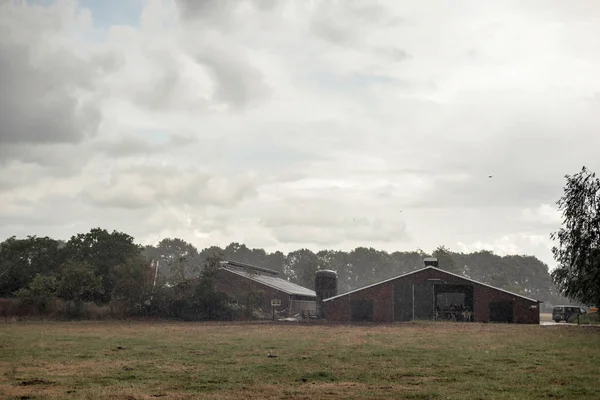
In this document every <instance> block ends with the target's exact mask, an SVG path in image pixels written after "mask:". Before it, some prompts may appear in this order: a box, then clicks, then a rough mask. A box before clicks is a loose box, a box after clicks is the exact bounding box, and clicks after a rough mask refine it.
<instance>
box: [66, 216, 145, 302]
mask: <svg viewBox="0 0 600 400" xmlns="http://www.w3.org/2000/svg"><path fill="white" fill-rule="evenodd" d="M64 250H65V252H66V254H67V259H68V260H69V261H71V262H76V263H85V264H86V265H88V266H90V267H92V269H93V272H94V274H95V275H96V276H98V277H100V279H101V282H102V290H101V291H96V293H97V295H98V296H99V298H96V299H94V300H95V301H100V302H103V303H106V302H108V301H110V300H111V296H112V294H113V290H114V288H115V283H116V277H115V268H117V267H118V266H119V265H123V264H126V263H127V262H128V261H129V260H130V259H132V258H137V257H138V256H139V255H140V254H141V251H142V248H141V247H140V246H138V245H137V244H135V243H134V239H133V237H131V236H129V235H128V234H126V233H123V232H118V231H113V232H108V231H107V230H105V229H100V228H94V229H92V230H90V232H88V233H85V234H83V233H80V234H78V235H76V236H73V237H71V239H70V240H69V241H68V242H67V244H66V246H65V248H64Z"/></svg>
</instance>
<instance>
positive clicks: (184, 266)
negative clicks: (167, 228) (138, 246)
mask: <svg viewBox="0 0 600 400" xmlns="http://www.w3.org/2000/svg"><path fill="white" fill-rule="evenodd" d="M156 253H157V260H158V261H159V262H160V265H161V266H162V268H163V270H165V271H166V273H165V275H166V276H168V277H169V278H170V279H169V280H171V281H173V282H183V281H185V280H186V279H188V278H191V277H196V276H198V275H199V274H200V270H201V269H202V264H201V261H200V257H199V254H198V249H197V248H196V247H195V246H194V245H193V244H191V243H188V242H186V241H185V240H183V239H179V238H174V239H171V238H166V239H163V240H161V241H160V242H159V243H158V245H157V246H156Z"/></svg>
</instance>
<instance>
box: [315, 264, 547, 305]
mask: <svg viewBox="0 0 600 400" xmlns="http://www.w3.org/2000/svg"><path fill="white" fill-rule="evenodd" d="M428 269H432V270H434V271H438V272H443V273H444V274H448V275H452V276H454V277H457V278H460V279H464V280H466V281H469V282H473V283H475V284H477V285H481V286H485V287H488V288H491V289H494V290H499V291H501V292H504V293H508V294H510V295H512V296H516V297H520V298H522V299H525V300H529V301H534V302H536V303H543V301H539V300H535V299H532V298H530V297H526V296H523V295H520V294H517V293H513V292H509V291H508V290H504V289H500V288H497V287H494V286H491V285H488V284H487V283H482V282H479V281H476V280H474V279H470V278H467V277H464V276H460V275H457V274H453V273H452V272H448V271H444V270H443V269H439V268H436V267H425V268H421V269H417V270H415V271H411V272H408V273H406V274H403V275H398V276H396V277H394V278H390V279H386V280H384V281H381V282H377V283H374V284H372V285H368V286H364V287H361V288H358V289H354V290H351V291H349V292H346V293H342V294H338V295H337V296H333V297H329V298H327V299H324V300H323V301H324V302H325V301H330V300H334V299H337V298H339V297H342V296H346V295H349V294H351V293H355V292H358V291H361V290H364V289H368V288H371V287H374V286H377V285H382V284H384V283H387V282H391V281H393V280H396V279H398V278H403V277H405V276H408V275H412V274H416V273H419V272H423V271H425V270H428Z"/></svg>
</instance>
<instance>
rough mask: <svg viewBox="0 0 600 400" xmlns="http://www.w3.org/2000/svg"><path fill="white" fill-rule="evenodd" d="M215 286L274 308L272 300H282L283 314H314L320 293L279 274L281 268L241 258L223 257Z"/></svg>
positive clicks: (240, 299)
mask: <svg viewBox="0 0 600 400" xmlns="http://www.w3.org/2000/svg"><path fill="white" fill-rule="evenodd" d="M214 285H215V290H217V291H219V292H223V293H225V294H227V295H228V296H229V297H231V298H232V299H235V300H236V301H238V302H240V303H243V304H245V303H247V302H252V304H253V306H254V308H257V309H261V310H263V311H264V312H265V313H270V312H271V300H279V302H280V303H281V304H280V305H279V306H277V307H276V312H277V315H278V316H279V317H288V316H290V317H291V316H294V315H296V314H302V313H303V312H304V313H305V314H308V313H310V314H314V313H315V310H316V293H315V292H314V291H313V290H311V289H307V288H305V287H303V286H300V285H296V284H295V283H292V282H289V281H287V280H285V279H282V278H281V277H279V273H278V272H277V271H273V270H271V269H267V268H262V267H258V266H255V265H250V264H245V263H241V262H237V261H223V262H222V263H221V268H220V269H219V270H218V272H217V274H216V276H215V278H214Z"/></svg>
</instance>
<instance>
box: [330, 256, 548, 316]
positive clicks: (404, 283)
mask: <svg viewBox="0 0 600 400" xmlns="http://www.w3.org/2000/svg"><path fill="white" fill-rule="evenodd" d="M425 265H427V266H426V267H425V268H422V269H419V270H416V271H413V272H409V273H407V274H404V275H400V276H397V277H395V278H392V279H388V280H385V281H382V282H379V283H376V284H373V285H369V286H366V287H363V288H360V289H356V290H352V291H350V292H347V293H343V294H340V295H337V296H334V297H330V298H328V299H325V300H324V301H323V312H324V317H325V318H326V319H327V320H330V321H340V322H351V321H374V322H395V321H413V320H455V321H476V322H510V323H524V324H539V323H540V314H539V303H541V301H538V300H535V299H531V298H528V297H525V296H521V295H519V294H516V293H511V292H509V291H506V290H503V289H499V288H496V287H493V286H490V285H487V284H484V283H481V282H477V281H474V280H472V279H468V278H465V277H462V276H460V275H456V274H453V273H450V272H446V271H443V270H441V269H439V268H437V267H436V266H437V260H436V259H433V258H430V259H426V260H425ZM433 265H436V266H433Z"/></svg>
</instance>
